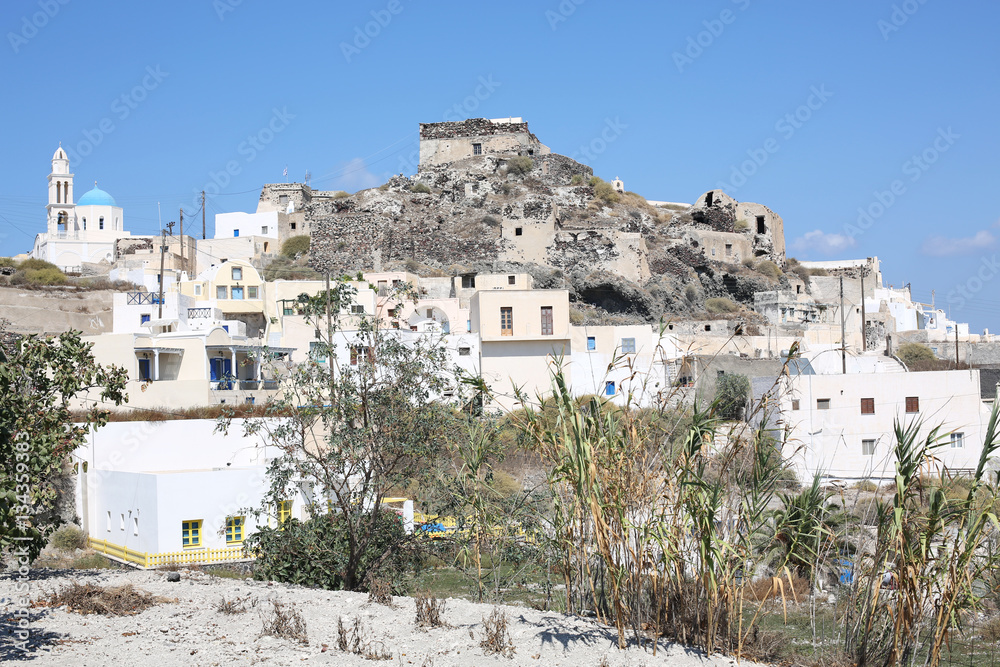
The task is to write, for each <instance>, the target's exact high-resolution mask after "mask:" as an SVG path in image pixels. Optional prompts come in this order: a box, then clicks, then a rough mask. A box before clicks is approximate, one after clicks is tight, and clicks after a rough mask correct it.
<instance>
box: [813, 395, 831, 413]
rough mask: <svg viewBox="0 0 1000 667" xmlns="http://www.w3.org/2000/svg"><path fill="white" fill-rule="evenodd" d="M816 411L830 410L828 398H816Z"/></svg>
mask: <svg viewBox="0 0 1000 667" xmlns="http://www.w3.org/2000/svg"><path fill="white" fill-rule="evenodd" d="M816 409H817V410H829V409H830V399H829V398H817V399H816Z"/></svg>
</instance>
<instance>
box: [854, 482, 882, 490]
mask: <svg viewBox="0 0 1000 667" xmlns="http://www.w3.org/2000/svg"><path fill="white" fill-rule="evenodd" d="M854 488H855V489H857V490H858V491H861V492H862V493H877V492H878V484H876V483H875V482H873V481H871V480H870V479H863V480H861V481H860V482H857V483H855V484H854Z"/></svg>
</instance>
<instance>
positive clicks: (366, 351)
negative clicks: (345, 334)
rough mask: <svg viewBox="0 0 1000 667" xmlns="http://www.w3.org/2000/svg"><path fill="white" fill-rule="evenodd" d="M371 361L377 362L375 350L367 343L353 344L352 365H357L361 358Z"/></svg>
mask: <svg viewBox="0 0 1000 667" xmlns="http://www.w3.org/2000/svg"><path fill="white" fill-rule="evenodd" d="M362 357H364V359H365V360H366V361H367V362H368V363H369V364H373V363H375V351H374V349H373V348H370V347H368V346H366V345H352V346H351V365H352V366H357V365H358V362H359V361H360V360H361V358H362Z"/></svg>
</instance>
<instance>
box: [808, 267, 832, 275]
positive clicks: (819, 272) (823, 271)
mask: <svg viewBox="0 0 1000 667" xmlns="http://www.w3.org/2000/svg"><path fill="white" fill-rule="evenodd" d="M809 275H810V276H825V275H828V274H827V272H826V269H809Z"/></svg>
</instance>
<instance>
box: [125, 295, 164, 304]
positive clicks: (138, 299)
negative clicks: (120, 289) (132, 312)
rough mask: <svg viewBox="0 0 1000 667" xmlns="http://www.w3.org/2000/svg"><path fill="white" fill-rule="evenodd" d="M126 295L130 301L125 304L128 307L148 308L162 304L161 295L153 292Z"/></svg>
mask: <svg viewBox="0 0 1000 667" xmlns="http://www.w3.org/2000/svg"><path fill="white" fill-rule="evenodd" d="M126 294H127V295H128V300H127V301H126V302H125V305H127V306H148V305H151V304H158V303H160V298H159V295H157V294H153V293H152V292H126Z"/></svg>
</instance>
